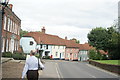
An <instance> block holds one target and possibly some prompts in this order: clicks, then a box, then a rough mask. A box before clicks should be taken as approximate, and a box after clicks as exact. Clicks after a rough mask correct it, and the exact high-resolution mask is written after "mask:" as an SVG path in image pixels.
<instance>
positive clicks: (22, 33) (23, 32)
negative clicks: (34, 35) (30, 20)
mask: <svg viewBox="0 0 120 80" xmlns="http://www.w3.org/2000/svg"><path fill="white" fill-rule="evenodd" d="M27 33H28V31H25V30H22V29H21V30H20V37H22V36H24V35H25V34H27Z"/></svg>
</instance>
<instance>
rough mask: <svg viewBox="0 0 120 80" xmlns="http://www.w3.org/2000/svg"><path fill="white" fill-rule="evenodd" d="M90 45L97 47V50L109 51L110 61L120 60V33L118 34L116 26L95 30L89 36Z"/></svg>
mask: <svg viewBox="0 0 120 80" xmlns="http://www.w3.org/2000/svg"><path fill="white" fill-rule="evenodd" d="M88 39H89V41H88V42H89V44H90V45H92V46H94V47H96V49H102V50H104V51H108V55H109V58H110V59H119V58H120V50H119V49H118V48H120V41H119V39H120V33H118V32H117V30H116V28H115V27H114V26H112V27H110V28H107V29H105V28H102V27H99V28H95V29H92V30H91V31H90V33H89V34H88Z"/></svg>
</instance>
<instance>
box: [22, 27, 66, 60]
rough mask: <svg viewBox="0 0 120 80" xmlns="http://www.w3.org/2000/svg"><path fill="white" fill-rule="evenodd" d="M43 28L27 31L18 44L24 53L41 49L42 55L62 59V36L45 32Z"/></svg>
mask: <svg viewBox="0 0 120 80" xmlns="http://www.w3.org/2000/svg"><path fill="white" fill-rule="evenodd" d="M45 31H46V30H45V28H44V27H43V28H42V31H41V32H29V33H27V34H26V35H25V36H23V37H22V38H21V39H20V45H21V47H22V49H23V51H24V53H30V51H31V50H35V49H36V50H43V53H42V56H43V57H45V56H50V57H51V58H52V59H64V55H65V48H66V47H65V43H64V41H63V39H62V38H60V37H58V36H56V35H50V34H46V33H45Z"/></svg>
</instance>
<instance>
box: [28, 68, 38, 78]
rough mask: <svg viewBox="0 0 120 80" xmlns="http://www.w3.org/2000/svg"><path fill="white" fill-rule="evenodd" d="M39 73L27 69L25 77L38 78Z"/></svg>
mask: <svg viewBox="0 0 120 80" xmlns="http://www.w3.org/2000/svg"><path fill="white" fill-rule="evenodd" d="M38 77H39V73H38V70H28V71H27V79H28V80H38Z"/></svg>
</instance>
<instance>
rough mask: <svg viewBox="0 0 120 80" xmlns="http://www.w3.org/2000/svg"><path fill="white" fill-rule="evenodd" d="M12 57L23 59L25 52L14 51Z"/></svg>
mask: <svg viewBox="0 0 120 80" xmlns="http://www.w3.org/2000/svg"><path fill="white" fill-rule="evenodd" d="M13 59H15V60H25V59H26V54H25V53H17V52H16V53H14V54H13Z"/></svg>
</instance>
